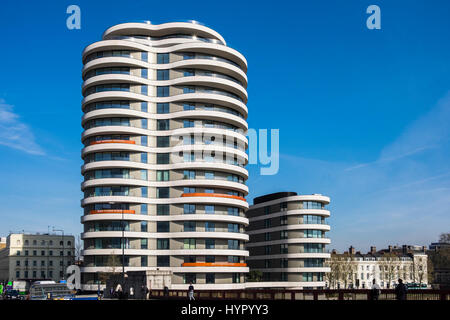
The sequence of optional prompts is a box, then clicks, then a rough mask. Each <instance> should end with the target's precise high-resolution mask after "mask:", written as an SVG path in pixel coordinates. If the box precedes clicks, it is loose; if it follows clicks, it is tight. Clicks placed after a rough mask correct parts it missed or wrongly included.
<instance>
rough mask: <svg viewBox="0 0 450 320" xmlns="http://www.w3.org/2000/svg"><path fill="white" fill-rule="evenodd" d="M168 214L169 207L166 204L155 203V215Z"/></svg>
mask: <svg viewBox="0 0 450 320" xmlns="http://www.w3.org/2000/svg"><path fill="white" fill-rule="evenodd" d="M169 214H170V207H169V205H168V204H157V205H156V215H158V216H167V215H169Z"/></svg>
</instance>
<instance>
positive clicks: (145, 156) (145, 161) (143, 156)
mask: <svg viewBox="0 0 450 320" xmlns="http://www.w3.org/2000/svg"><path fill="white" fill-rule="evenodd" d="M141 162H142V163H147V153H145V152H144V153H141Z"/></svg>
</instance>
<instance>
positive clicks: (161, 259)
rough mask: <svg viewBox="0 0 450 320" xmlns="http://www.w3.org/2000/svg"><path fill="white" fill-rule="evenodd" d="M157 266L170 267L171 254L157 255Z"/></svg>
mask: <svg viewBox="0 0 450 320" xmlns="http://www.w3.org/2000/svg"><path fill="white" fill-rule="evenodd" d="M156 266H157V267H170V257H169V256H157V257H156Z"/></svg>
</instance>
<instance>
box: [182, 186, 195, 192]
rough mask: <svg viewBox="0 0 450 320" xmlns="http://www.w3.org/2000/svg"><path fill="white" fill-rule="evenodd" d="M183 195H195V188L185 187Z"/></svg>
mask: <svg viewBox="0 0 450 320" xmlns="http://www.w3.org/2000/svg"><path fill="white" fill-rule="evenodd" d="M183 193H195V188H192V187H184V188H183Z"/></svg>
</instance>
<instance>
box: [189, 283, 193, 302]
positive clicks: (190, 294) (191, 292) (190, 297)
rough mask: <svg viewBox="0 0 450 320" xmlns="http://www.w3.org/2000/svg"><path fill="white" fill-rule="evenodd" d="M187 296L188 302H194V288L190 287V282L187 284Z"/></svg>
mask: <svg viewBox="0 0 450 320" xmlns="http://www.w3.org/2000/svg"><path fill="white" fill-rule="evenodd" d="M188 296H189V300H195V298H194V286H193V285H192V282H190V283H189V289H188Z"/></svg>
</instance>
